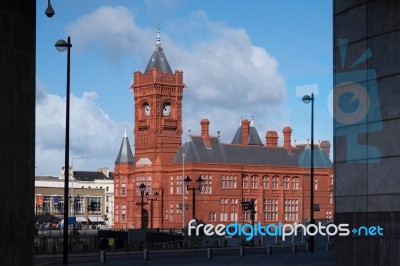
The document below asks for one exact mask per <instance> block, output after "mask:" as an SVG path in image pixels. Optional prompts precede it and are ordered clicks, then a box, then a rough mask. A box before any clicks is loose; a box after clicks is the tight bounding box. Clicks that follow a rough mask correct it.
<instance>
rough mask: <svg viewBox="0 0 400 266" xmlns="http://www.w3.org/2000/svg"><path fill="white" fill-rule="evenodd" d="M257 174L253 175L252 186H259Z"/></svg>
mask: <svg viewBox="0 0 400 266" xmlns="http://www.w3.org/2000/svg"><path fill="white" fill-rule="evenodd" d="M257 179H258V178H257V176H255V175H253V176H252V177H251V188H257Z"/></svg>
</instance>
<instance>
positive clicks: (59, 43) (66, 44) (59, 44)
mask: <svg viewBox="0 0 400 266" xmlns="http://www.w3.org/2000/svg"><path fill="white" fill-rule="evenodd" d="M55 46H56V48H57V50H59V51H61V52H62V51H65V49H67V92H66V101H65V102H66V103H65V105H66V106H65V165H64V234H63V264H64V265H68V181H69V105H70V103H69V96H70V58H71V57H70V50H71V49H70V48H71V47H72V45H71V38H70V37H69V36H68V40H67V42H65V41H64V40H59V41H57V43H56V45H55Z"/></svg>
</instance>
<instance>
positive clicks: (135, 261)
mask: <svg viewBox="0 0 400 266" xmlns="http://www.w3.org/2000/svg"><path fill="white" fill-rule="evenodd" d="M253 251H254V250H253ZM227 252H228V253H229V252H231V253H229V254H227ZM250 253H251V252H250V250H249V251H248V253H246V256H243V257H241V256H239V253H238V250H237V249H236V250H231V251H229V250H213V256H212V258H211V259H208V258H207V251H206V250H205V249H202V250H187V251H180V252H176V251H170V252H165V251H164V252H150V253H149V260H144V259H143V253H142V252H135V253H132V252H122V253H106V262H105V263H101V262H100V253H97V254H86V255H81V256H80V255H70V257H69V264H70V265H74V266H97V265H99V266H100V265H117V266H125V265H126V266H128V265H129V266H131V265H135V266H142V265H145V266H147V265H157V266H160V265H199V266H200V265H207V266H213V265H229V266H236V265H273V266H277V265H288V266H291V265H296V266H306V265H307V266H333V265H334V264H333V252H332V251H330V252H329V251H326V250H316V251H315V252H314V253H308V252H298V253H297V254H293V253H287V252H283V253H276V254H272V255H267V254H266V253H262V254H250ZM57 257H58V259H57V262H55V261H53V263H52V262H51V260H50V257H49V260H47V262H42V263H36V264H35V265H37V266H39V265H40V266H45V265H61V262H62V257H61V256H57ZM52 258H53V259H55V256H53V257H52Z"/></svg>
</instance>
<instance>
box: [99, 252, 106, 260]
mask: <svg viewBox="0 0 400 266" xmlns="http://www.w3.org/2000/svg"><path fill="white" fill-rule="evenodd" d="M100 262H101V263H105V262H106V252H105V251H100Z"/></svg>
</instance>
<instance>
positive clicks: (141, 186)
mask: <svg viewBox="0 0 400 266" xmlns="http://www.w3.org/2000/svg"><path fill="white" fill-rule="evenodd" d="M145 189H146V185H145V184H143V183H141V184H140V186H139V190H140V194H142V195H143V194H144V190H145Z"/></svg>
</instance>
